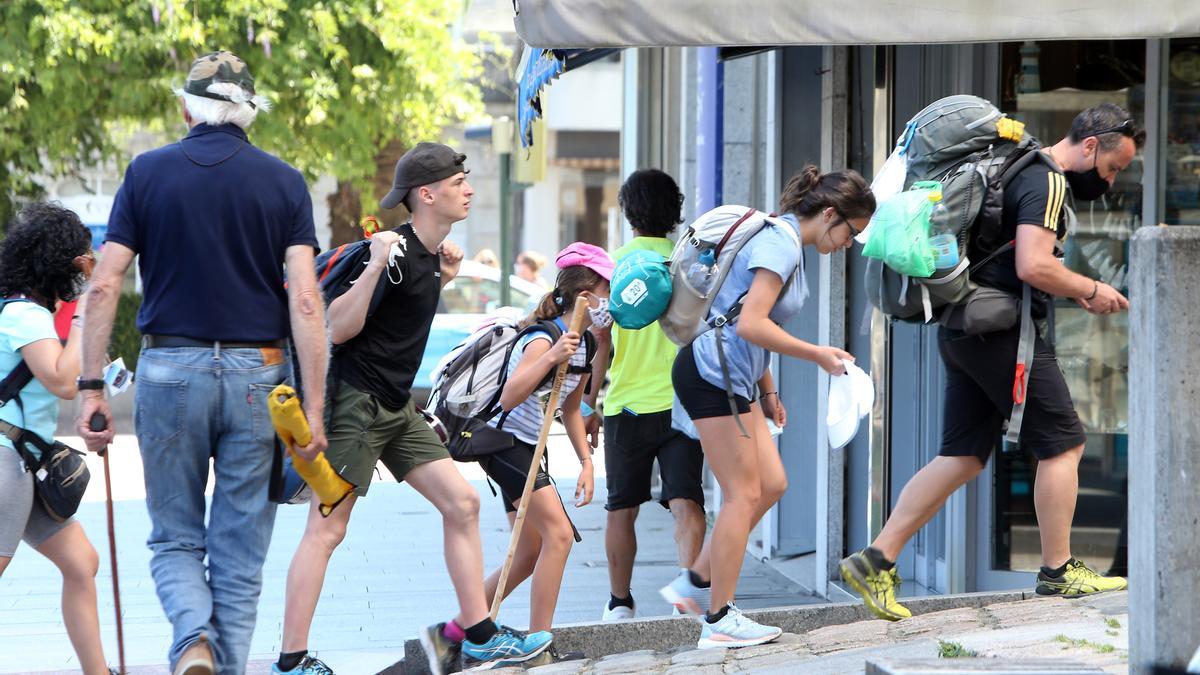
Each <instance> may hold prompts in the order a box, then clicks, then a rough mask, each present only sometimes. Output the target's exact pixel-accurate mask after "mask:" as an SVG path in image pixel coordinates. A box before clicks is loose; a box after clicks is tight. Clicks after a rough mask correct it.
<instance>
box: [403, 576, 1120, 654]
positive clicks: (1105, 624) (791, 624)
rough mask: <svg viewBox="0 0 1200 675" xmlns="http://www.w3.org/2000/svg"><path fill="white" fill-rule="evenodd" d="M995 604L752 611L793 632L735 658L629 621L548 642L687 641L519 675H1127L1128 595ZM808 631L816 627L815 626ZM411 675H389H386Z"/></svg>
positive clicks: (566, 645)
mask: <svg viewBox="0 0 1200 675" xmlns="http://www.w3.org/2000/svg"><path fill="white" fill-rule="evenodd" d="M1000 595H1001V596H1010V597H1011V596H1016V597H1020V598H1021V599H1017V600H1009V601H1006V602H997V603H991V604H981V601H984V602H986V600H985V598H986V597H987V594H967V595H964V596H947V597H943V598H924V599H919V600H916V601H914V602H913V603H912V604H911V605H910V607H911V608H912V609H913V610H914V611H915V612H923V611H925V610H926V609H927V608H928V607H931V606H938V605H951V606H952V605H955V604H961V605H965V606H961V607H957V608H955V609H944V610H941V611H932V612H925V613H917V614H915V615H914V616H913V618H911V619H907V620H905V621H900V622H897V623H892V622H888V621H881V620H877V619H873V620H863V621H855V622H851V623H836V624H832V625H829V624H828V623H826V622H824V621H823V620H824V619H826V618H829V617H831V616H844V615H845V614H847V613H851V614H854V613H859V614H865V610H864V609H863V607H862V606H861V604H859V605H847V604H833V605H822V606H814V607H804V608H791V609H778V610H762V611H758V612H753V611H752V612H748V614H749V615H750V616H752V617H754V618H757V619H758V620H760V621H763V622H767V623H772V624H773V625H778V626H781V627H783V628H784V629H785V630H788V631H791V632H785V633H784V634H783V636H782V637H781V638H780V639H779V640H777V641H775V642H773V643H771V644H768V645H762V646H759V647H749V648H746V649H737V650H724V649H712V650H698V649H695V648H694V644H695V642H694V640H695V639H696V638H697V637H698V636H699V632H700V628H699V626H698V625H697V624H696V622H694V621H692V620H690V619H686V618H678V619H671V620H660V621H632V622H628V624H626V626H624V627H618V626H611V625H609V626H591V627H583V626H580V627H576V628H574V629H572V628H565V627H564V628H562V629H559V631H558V632H556V636H555V642H562V643H563V644H562V645H561V646H560V649H562V650H571V649H577V648H579V647H580V646H581V644H580V641H582V640H587V639H610V640H612V639H618V640H619V639H620V638H621V637H622V636H624V637H625V638H626V639H636V638H634V637H632V636H636V635H641V636H648V635H654V634H661V633H669V634H672V635H674V636H677V637H682V636H683V635H684V634H686V636H687V639H688V640H689V641H690V642H689V643H688V644H685V645H684V646H681V647H677V648H674V649H660V650H653V649H642V650H637V651H630V652H625V653H619V654H611V655H609V656H605V657H603V658H599V659H592V660H586V661H568V662H562V663H557V664H551V665H546V666H540V667H535V668H531V669H529V670H528V671H527V672H528V673H530V675H535V674H536V675H616V674H618V673H621V674H624V673H628V674H638V675H649V674H652V673H667V674H669V675H685V674H686V675H725V674H727V673H743V672H744V673H762V674H773V673H778V674H779V675H784V674H788V673H805V674H806V675H826V674H829V675H832V674H835V673H837V674H841V673H863V672H864V671H865V669H866V665H867V663H868V662H874V663H876V664H878V663H881V662H894V661H896V660H900V659H905V660H908V659H921V660H926V661H928V660H934V662H935V663H940V664H944V665H942V668H943V669H942V670H940V671H939V672H967V671H968V670H970V672H979V671H981V670H991V669H993V668H995V667H997V666H999V665H1000V664H1004V665H1006V666H1010V667H1011V666H1014V665H1017V664H1019V662H1021V661H1030V660H1038V661H1039V664H1038V665H1039V668H1038V669H1037V670H1031V671H1028V672H1050V673H1053V672H1059V671H1058V670H1053V669H1051V668H1053V667H1055V666H1058V667H1065V666H1067V665H1069V664H1074V668H1076V670H1075V671H1073V672H1090V673H1097V672H1109V673H1125V672H1128V670H1129V664H1128V651H1129V638H1128V635H1129V631H1128V613H1129V603H1128V595H1127V593H1126V592H1124V591H1122V592H1119V593H1110V594H1107V595H1101V596H1096V597H1093V598H1086V599H1079V600H1067V599H1064V598H1038V597H1036V596H1033V595H1032V594H1022V593H1015V594H1014V593H1008V594H1000ZM815 625H821V626H823V627H819V628H816V627H813V626H815ZM622 628H623V629H625V630H622ZM589 636H590V637H589ZM601 636H603V638H601ZM645 639H646V640H647V641H652V640H653V638H645ZM949 659H963V660H962V661H957V662H954V661H949ZM993 659H995V660H994V661H993ZM943 660H945V661H943ZM955 663H958V664H961V666H962V668H961V669H959V668H955V666H954V664H955ZM989 664H992V665H989ZM406 665H407V664H406ZM414 670H416V669H408V668H404V669H401V668H397V669H395V670H394V671H392V672H396V671H399V672H413V671H414ZM491 672H494V673H510V674H514V675H515V674H516V673H522V672H526V671H522V670H521V669H518V668H504V669H499V670H494V671H491Z"/></svg>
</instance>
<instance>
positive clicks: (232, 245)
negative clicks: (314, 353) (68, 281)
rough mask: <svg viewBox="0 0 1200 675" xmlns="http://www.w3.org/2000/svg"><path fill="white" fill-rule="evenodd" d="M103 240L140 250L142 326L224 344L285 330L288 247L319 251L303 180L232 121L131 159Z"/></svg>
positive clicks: (203, 126)
mask: <svg viewBox="0 0 1200 675" xmlns="http://www.w3.org/2000/svg"><path fill="white" fill-rule="evenodd" d="M105 241H110V242H115V243H117V244H121V245H122V246H126V247H128V248H130V249H132V250H133V251H134V252H135V253H137V254H138V266H139V269H140V270H141V274H142V286H143V297H142V307H141V310H140V311H138V318H137V326H138V330H140V331H141V332H142V333H143V334H153V335H173V336H180V337H190V338H197V339H201V340H223V341H229V342H239V341H240V342H250V341H267V340H276V339H279V338H283V337H286V336H288V335H289V334H290V333H291V328H290V324H289V322H288V307H287V294H286V291H285V289H284V285H283V284H284V257H285V253H286V251H287V248H288V247H289V246H294V245H306V246H312V247H314V248H317V237H316V231H315V229H314V226H313V218H312V200H311V198H310V197H309V194H308V187H307V186H306V185H305V183H304V177H303V176H301V175H300V172H299V171H297V170H296V169H294V168H292V167H291V166H289V165H288V164H286V163H285V162H283V161H282V160H280V159H278V158H277V157H275V156H273V155H270V154H267V153H266V152H263V151H262V150H259V149H258V148H256V147H254V146H253V145H251V144H250V141H249V140H247V138H246V132H245V131H243V130H242V129H241V128H239V127H237V126H235V125H233V124H225V125H221V126H209V125H207V124H199V125H197V126H195V127H193V128H192V130H191V132H190V133H188V135H187V137H185V138H184V139H183V140H181V141H179V142H178V143H172V144H171V145H167V146H164V147H161V148H158V149H156V150H151V151H150V152H147V153H144V154H141V155H139V156H137V157H136V158H134V160H133V161H132V162H130V164H129V168H128V169H126V170H125V181H124V182H123V183H122V184H121V188H120V189H119V190H118V191H117V196H116V200H115V201H114V203H113V209H112V214H111V215H110V216H109V219H108V234H107V236H106V239H105Z"/></svg>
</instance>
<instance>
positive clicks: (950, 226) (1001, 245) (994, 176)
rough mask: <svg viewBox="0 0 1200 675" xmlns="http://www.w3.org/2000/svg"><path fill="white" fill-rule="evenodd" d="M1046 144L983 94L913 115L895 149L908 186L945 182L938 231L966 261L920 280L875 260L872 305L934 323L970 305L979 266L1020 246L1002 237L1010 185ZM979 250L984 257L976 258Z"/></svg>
mask: <svg viewBox="0 0 1200 675" xmlns="http://www.w3.org/2000/svg"><path fill="white" fill-rule="evenodd" d="M1040 148H1041V144H1040V143H1039V142H1038V141H1037V139H1035V138H1033V137H1030V136H1027V135H1026V134H1025V133H1024V125H1023V124H1021V123H1020V122H1017V121H1016V120H1013V119H1010V118H1008V117H1006V116H1005V115H1004V113H1002V112H1000V110H999V109H997V108H996V106H994V105H992V104H991V103H990V102H989V101H986V100H984V99H982V98H979V97H977V96H967V95H960V96H949V97H946V98H943V99H941V100H938V101H935V102H933V103H931V104H930V105H929V106H927V107H926V108H925V109H924V110H922V111H921V112H919V113H917V114H916V116H914V117H913V118H912V119H911V120H909V122H908V124H907V125H906V126H905V127H904V133H903V134H901V136H900V138H899V139H898V140H897V141H896V148H895V150H894V151H893V155H899V156H900V157H902V158H903V160H904V161H905V163H906V165H907V171H906V174H905V178H904V188H905V189H908V188H909V187H910V186H912V184H913V183H915V182H917V181H924V180H933V181H938V182H940V183H942V201H941V204H942V207H943V208H940V209H937V210H936V211H935V212H934V214H933V216H932V218H931V227H930V229H931V231H934V232H950V233H953V234H954V236H955V237H956V239H957V241H958V260H959V264H958V266H957V267H954V268H952V269H943V270H937V271H936V272H934V274H933V276H931V277H928V278H915V277H909V276H907V275H904V274H901V273H900V272H897V271H895V270H893V269H891V268H889V267H888V266H887V265H885V264H884V263H883V262H882V261H880V260H877V259H874V258H867V271H866V289H867V297H868V299H869V300H870V302H871V304H873V305H874V306H875V307H878V308H879V309H880V310H881V311H882V312H883V313H884V314H885V315H887V316H889V317H891V318H894V319H899V320H901V321H909V322H915V323H930V322H932V321H934V320H935V319H939V318H942V316H943V314H944V313H945V309H946V308H948V307H954V306H956V305H960V304H962V303H963V302H964V301H965V300H966V299H967V297H968V296H969V295H970V294H971V293H972V292H974V291H975V289H976V287H975V286H974V284H972V283H971V275H970V273H971V271H972V269H978V268H979V267H981V266H982V265H986V264H988V263H989V262H991V261H993V260H994V259H995V258H996V256H998V255H1000V254H1001V253H1004V252H1005V251H1007V250H1010V249H1011V248H1012V243H1011V242H1009V241H1002V240H1000V239H1001V237H1000V235H999V232H1000V217H1001V211H1002V209H1003V207H1004V188H1005V186H1007V185H1008V183H1009V182H1010V181H1011V180H1012V179H1013V177H1015V176H1016V175H1017V174H1018V173H1020V171H1021V169H1023V168H1025V167H1026V166H1028V165H1029V164H1030V163H1031V162H1034V161H1038V159H1039V157H1040V155H1041V154H1042V153H1040V152H1037V150H1039V149H1040ZM972 252H975V253H976V254H977V256H979V259H977V260H971V259H970V253H972Z"/></svg>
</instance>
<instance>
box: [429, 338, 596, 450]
mask: <svg viewBox="0 0 1200 675" xmlns="http://www.w3.org/2000/svg"><path fill="white" fill-rule="evenodd" d="M538 331H542V332H545V333H547V334H549V336H550V340H551V342H557V341H558V339H559V338H560V337H562V334H563V330H562V328H560V327H559V325H558V323H556V322H555V321H549V320H542V321H537V322H535V323H533V324H530V325H529V326H526V327H525V328H520V327H519V324H518V323H517V322H516V321H513V320H512V319H506V318H498V319H495V320H494V321H491V322H489V323H487V324H485V325H484V326H483V327H481V328H479V329H478V330H476V331H475V332H474V333H472V334H471V335H470V337H468V338H467V339H466V340H463V341H462V342H461V343H460V344H459V345H458V346H457V347H455V348H454V349H452V350H451V351H450V353H449V354H447V355H446V356H445V357H444V358H443V359H442V360H441V362H439V363H438V366H437V368H436V369H435V370H434V372H435V375H434V382H433V390H432V392H431V393H430V395H429V405H428V406H427V408H428V409H429V410H431V411H433V414H434V415H435V416H437V418H438V419H440V420H441V422H442V424H443V425H445V427H446V433H447V440H446V446H447V448H449V450H450V456H451V457H453V458H454V459H456V460H459V461H464V462H467V461H473V460H475V459H476V458H478V457H481V456H484V455H490V454H492V453H495V452H499V451H501V450H505V449H507V448H511V447H512V445H513V436H512V434H511V433H509V432H507V431H504V430H503V427H504V419H505V418H506V417H507V416H508V413H506V412H504V410H503V409H502V408H501V407H500V394H501V393H502V392H503V391H504V385H505V383H506V382H508V362H509V359H510V358H511V357H512V353H513V349H515V348H516V346H517V343H518V342H519V341H520V339H521V338H523V337H525V336H526V335H528V334H530V333H534V332H538ZM582 342H583V348H584V354H585V357H586V358H585V361H584V365H582V366H575V365H571V366H568V368H567V372H568V373H569V374H582V373H588V372H591V365H592V357H593V356H594V355H595V353H596V344H595V338H594V337H593V336H592V334H591V332H589V331H584V332H583V336H582ZM553 378H554V371H553V370H551V372H550V373H548V374H547V376H546V381H545V382H543V383H542V385H540V386H539V388H541V386H544V385H545V383H546V382H549V381H552V380H553ZM588 386H589V387H590V386H591V383H590V382H589V383H588ZM497 415H499V416H500V423H499V424H498V425H497V427H498V428H493V427H492V426H490V425H489V424H488V422H489V421H490V420H491V419H492V418H494V417H496V416H497Z"/></svg>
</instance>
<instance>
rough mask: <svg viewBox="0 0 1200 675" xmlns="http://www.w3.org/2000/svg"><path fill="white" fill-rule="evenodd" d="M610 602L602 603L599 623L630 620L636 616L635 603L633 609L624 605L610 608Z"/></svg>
mask: <svg viewBox="0 0 1200 675" xmlns="http://www.w3.org/2000/svg"><path fill="white" fill-rule="evenodd" d="M611 605H612V600H609V601H608V602H606V603H604V614H602V615H601V616H600V620H601V621H622V620H624V619H632V618H633V617H634V616H635V615H636V614H637V603H636V602H635V603H633V607H626V606H625V605H617V606H616V607H612V606H611Z"/></svg>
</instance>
